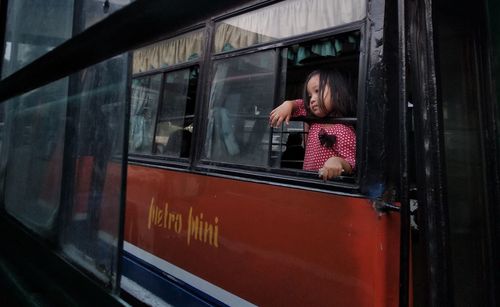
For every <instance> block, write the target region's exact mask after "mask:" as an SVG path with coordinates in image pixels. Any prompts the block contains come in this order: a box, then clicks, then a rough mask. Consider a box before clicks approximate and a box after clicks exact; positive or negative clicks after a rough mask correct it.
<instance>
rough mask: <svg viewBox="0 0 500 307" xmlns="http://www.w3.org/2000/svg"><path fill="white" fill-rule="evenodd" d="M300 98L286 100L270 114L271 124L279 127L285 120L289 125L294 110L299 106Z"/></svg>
mask: <svg viewBox="0 0 500 307" xmlns="http://www.w3.org/2000/svg"><path fill="white" fill-rule="evenodd" d="M297 102H298V100H286V101H285V102H283V103H282V104H281V105H279V106H278V107H277V108H275V109H274V110H272V111H271V113H270V114H269V125H270V126H271V127H275V128H277V127H279V126H281V124H282V123H283V122H285V123H286V124H287V125H288V123H289V121H290V118H291V117H292V115H293V114H294V112H295V111H296V110H297V109H298V108H299V106H298V105H297Z"/></svg>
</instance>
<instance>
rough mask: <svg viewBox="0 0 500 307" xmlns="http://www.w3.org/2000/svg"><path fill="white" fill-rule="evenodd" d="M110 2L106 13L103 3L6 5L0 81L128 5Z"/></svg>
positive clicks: (25, 1)
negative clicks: (0, 77)
mask: <svg viewBox="0 0 500 307" xmlns="http://www.w3.org/2000/svg"><path fill="white" fill-rule="evenodd" d="M129 2H130V1H129V0H111V1H109V3H110V6H109V9H108V10H106V11H105V10H103V1H96V0H81V1H78V3H79V4H78V5H76V4H74V3H75V1H60V0H44V1H32V0H16V1H9V2H8V9H7V16H8V17H7V23H6V31H5V34H6V35H5V45H4V46H3V47H2V48H4V51H5V55H4V59H3V65H2V74H1V76H2V78H5V77H7V76H9V75H10V74H12V73H14V72H16V71H17V70H19V69H20V68H22V67H24V66H26V65H27V64H29V63H31V62H32V61H33V60H35V59H37V58H39V57H40V56H42V55H44V54H45V53H47V52H49V51H50V50H52V49H54V48H55V47H57V46H59V45H60V44H62V43H63V42H65V41H66V40H68V39H69V38H71V37H72V36H73V35H75V34H77V33H79V32H81V31H83V30H85V29H86V28H88V27H89V26H91V25H93V24H94V23H96V22H98V21H100V20H102V19H104V18H105V17H107V16H109V14H111V13H112V12H114V11H117V10H119V9H121V8H122V7H124V6H125V5H127V4H129Z"/></svg>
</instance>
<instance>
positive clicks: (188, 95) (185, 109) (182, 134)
mask: <svg viewBox="0 0 500 307" xmlns="http://www.w3.org/2000/svg"><path fill="white" fill-rule="evenodd" d="M197 81H198V68H197V67H193V68H190V69H184V70H179V71H174V72H171V73H167V75H166V77H165V84H164V88H163V103H162V106H161V112H160V116H159V118H158V126H157V128H156V136H155V150H156V153H157V154H162V155H167V156H171V157H177V158H187V157H189V150H190V147H191V135H192V131H193V118H194V106H195V99H196V85H197Z"/></svg>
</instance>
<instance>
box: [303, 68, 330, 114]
mask: <svg viewBox="0 0 500 307" xmlns="http://www.w3.org/2000/svg"><path fill="white" fill-rule="evenodd" d="M307 94H308V95H309V108H310V109H311V112H312V113H313V114H314V115H316V116H317V117H325V116H327V115H328V114H330V113H331V112H332V110H333V101H332V99H331V95H330V87H329V86H328V85H325V88H324V89H323V99H322V100H323V105H321V103H320V102H319V95H320V88H319V75H314V76H313V77H311V79H309V82H307Z"/></svg>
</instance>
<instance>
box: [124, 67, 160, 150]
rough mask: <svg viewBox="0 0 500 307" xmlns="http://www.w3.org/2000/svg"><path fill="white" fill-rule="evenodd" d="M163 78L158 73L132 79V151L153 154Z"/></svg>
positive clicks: (130, 148)
mask: <svg viewBox="0 0 500 307" xmlns="http://www.w3.org/2000/svg"><path fill="white" fill-rule="evenodd" d="M161 78H162V76H161V74H157V75H153V76H147V77H143V78H137V79H133V80H132V99H131V106H130V139H129V151H130V153H145V154H151V151H152V148H153V135H154V129H155V122H156V113H157V110H158V101H159V98H160V86H161Z"/></svg>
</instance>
